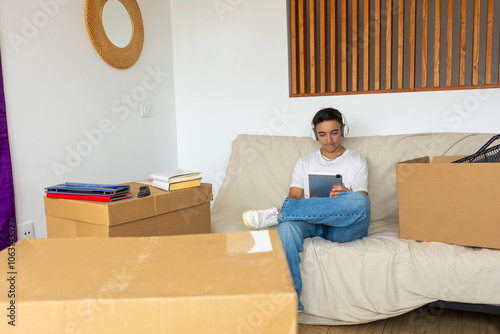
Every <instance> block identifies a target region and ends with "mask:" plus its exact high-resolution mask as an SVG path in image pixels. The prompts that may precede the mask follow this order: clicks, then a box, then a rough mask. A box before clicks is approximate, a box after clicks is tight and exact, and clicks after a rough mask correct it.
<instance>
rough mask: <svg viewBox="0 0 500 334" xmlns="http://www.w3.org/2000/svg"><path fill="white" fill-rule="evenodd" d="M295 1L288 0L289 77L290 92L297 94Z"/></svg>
mask: <svg viewBox="0 0 500 334" xmlns="http://www.w3.org/2000/svg"><path fill="white" fill-rule="evenodd" d="M296 22H297V1H296V0H291V1H290V48H291V57H290V58H291V67H292V71H291V78H292V83H291V85H292V94H297V88H298V77H297V66H298V65H297V24H296Z"/></svg>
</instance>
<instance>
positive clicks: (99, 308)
mask: <svg viewBox="0 0 500 334" xmlns="http://www.w3.org/2000/svg"><path fill="white" fill-rule="evenodd" d="M9 259H10V260H9ZM11 260H12V261H11ZM9 262H11V264H10V266H11V267H9V264H8V263H9ZM0 268H1V274H0V291H2V293H1V294H0V308H1V309H2V310H3V314H4V316H3V317H2V321H0V333H4V334H6V333H37V334H44V333H51V334H53V333H80V334H85V333H89V334H98V333H107V334H112V333H117V334H118V333H119V334H123V333H133V334H137V333H217V334H221V333H222V334H224V333H272V334H277V333H296V331H297V297H296V293H295V290H294V287H293V283H292V278H291V275H290V271H289V269H288V264H287V262H286V257H285V254H284V252H283V248H282V246H281V242H280V239H279V235H278V233H277V231H256V232H238V233H228V234H222V233H221V234H199V235H182V236H167V237H143V238H69V239H59V238H55V239H50V238H49V239H23V240H21V241H20V242H19V243H17V244H16V245H15V250H14V253H13V255H9V250H8V249H6V250H4V251H2V252H0ZM9 290H11V291H12V295H10V296H9V294H8V291H9ZM9 307H10V308H11V309H10V310H9ZM5 315H7V316H5ZM9 321H13V324H15V327H14V326H12V325H10V324H9Z"/></svg>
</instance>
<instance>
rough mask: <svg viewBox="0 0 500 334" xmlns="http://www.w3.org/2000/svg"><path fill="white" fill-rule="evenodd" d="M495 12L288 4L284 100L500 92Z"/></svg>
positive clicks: (295, 0)
mask: <svg viewBox="0 0 500 334" xmlns="http://www.w3.org/2000/svg"><path fill="white" fill-rule="evenodd" d="M486 1H487V4H484V5H485V6H484V7H481V3H482V2H483V3H484V2H486ZM384 5H385V8H384V7H383V6H384ZM494 5H495V0H470V1H467V0H459V1H454V0H444V1H443V0H385V1H384V0H290V2H289V9H290V10H289V15H290V17H289V19H290V25H289V28H290V34H289V38H290V41H289V45H290V52H291V55H290V95H291V96H308V95H311V96H313V95H331V94H348V93H369V92H375V91H377V92H398V91H422V90H443V89H464V88H467V89H469V88H492V87H494V88H500V82H499V80H498V77H500V64H499V63H500V57H499V53H500V40H493V36H494V35H495V33H496V34H498V32H496V31H494V28H495V25H494V22H495V21H496V20H500V17H496V16H497V15H498V14H496V13H495V11H494ZM348 6H351V7H350V8H348ZM405 6H409V8H408V9H406V8H405ZM481 9H482V10H481ZM361 10H362V12H363V15H360V14H361ZM481 11H486V12H485V13H484V12H483V13H482V14H481ZM496 11H497V12H498V9H497V10H496ZM455 14H456V15H455ZM396 15H397V22H395V20H396V18H395V17H396ZM361 16H362V17H361ZM430 20H434V24H433V25H432V23H431V22H430ZM481 20H485V21H486V22H484V21H483V22H482V24H481ZM445 22H446V23H445ZM454 22H455V23H456V24H454ZM445 25H446V26H445ZM468 25H469V28H468V29H467V26H468ZM432 26H434V33H433V34H432V30H431V29H432ZM382 27H385V30H384V28H382ZM417 27H419V29H418V30H417ZM420 27H421V29H420ZM441 30H443V36H442V37H441ZM445 30H446V36H444V31H445ZM467 30H469V34H470V33H471V32H472V35H470V36H471V37H470V39H469V37H468V36H467ZM349 31H350V32H349ZM405 31H407V32H406V33H405ZM382 34H384V35H382ZM337 36H338V38H337ZM384 36H385V40H384V38H383V37H384ZM482 36H485V37H482ZM495 39H496V38H495ZM454 40H456V41H457V42H456V43H457V45H456V46H454V45H453V41H454ZM396 41H397V42H396ZM441 42H443V43H441ZM396 43H397V46H396ZM420 43H421V44H420ZM480 43H485V45H482V46H481V45H480ZM442 44H443V45H442ZM444 44H446V50H443V51H446V52H444V54H443V55H441V47H443V48H444V47H445V46H444ZM405 47H406V49H407V50H406V52H405ZM371 48H373V49H372V50H371ZM395 48H396V49H395ZM383 50H385V52H384V51H383ZM370 51H371V52H370ZM457 51H458V52H457ZM360 52H362V53H363V57H362V59H360V58H361V55H360ZM382 52H384V54H382ZM339 54H340V57H339ZM396 54H397V56H396ZM432 54H433V55H434V59H432V58H429V55H432ZM384 55H385V61H383V59H384V58H383V56H384ZM466 55H467V58H466ZM431 57H432V56H431ZM497 58H498V59H499V61H498V62H493V59H497ZM466 59H468V60H466ZM471 59H472V61H471ZM360 62H362V64H360ZM445 63H446V66H445V68H446V73H444V69H445V68H443V72H442V73H441V64H443V65H444V64H445ZM454 63H455V64H456V65H457V66H453V65H454ZM430 64H432V65H430ZM361 66H362V68H363V71H362V72H361V71H360V68H361ZM419 66H420V68H421V72H419V73H418V75H420V76H421V77H416V75H417V73H416V69H417V68H419ZM429 66H433V68H432V69H431V68H429ZM405 70H406V71H407V72H406V73H405ZM493 71H495V72H497V71H498V77H497V76H496V75H495V76H492V72H493ZM429 73H432V74H431V75H433V78H428V76H429ZM483 74H484V83H480V81H483V78H482V75H483ZM383 75H385V80H384V81H385V84H384V83H382V78H383V77H382V76H383ZM469 75H470V78H469ZM361 76H362V78H361ZM444 76H445V77H444ZM420 78H421V80H419V79H420ZM453 78H454V79H455V81H453V80H452V79H453ZM393 79H394V80H395V81H394V80H393ZM457 79H458V84H457ZM443 80H444V82H443V85H445V86H441V82H442V81H443ZM393 81H394V85H393ZM466 81H467V82H466ZM430 82H433V83H430ZM361 85H362V87H361ZM370 85H372V86H370ZM395 86H397V87H395Z"/></svg>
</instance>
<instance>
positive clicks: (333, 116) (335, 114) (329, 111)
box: [312, 108, 344, 128]
mask: <svg viewBox="0 0 500 334" xmlns="http://www.w3.org/2000/svg"><path fill="white" fill-rule="evenodd" d="M332 120H334V121H338V122H339V123H340V125H342V124H344V121H343V118H342V113H341V112H340V111H338V110H337V109H334V108H324V109H321V110H320V111H318V112H317V113H316V115H314V117H313V119H312V126H313V127H314V128H316V125H318V124H319V123H321V122H324V121H332Z"/></svg>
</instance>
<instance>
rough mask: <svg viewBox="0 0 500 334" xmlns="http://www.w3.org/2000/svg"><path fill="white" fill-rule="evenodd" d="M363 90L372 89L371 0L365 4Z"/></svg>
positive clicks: (367, 0) (366, 0)
mask: <svg viewBox="0 0 500 334" xmlns="http://www.w3.org/2000/svg"><path fill="white" fill-rule="evenodd" d="M363 7H364V8H363V11H364V18H363V30H364V33H363V90H364V91H368V90H369V89H370V0H365V1H364V5H363Z"/></svg>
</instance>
